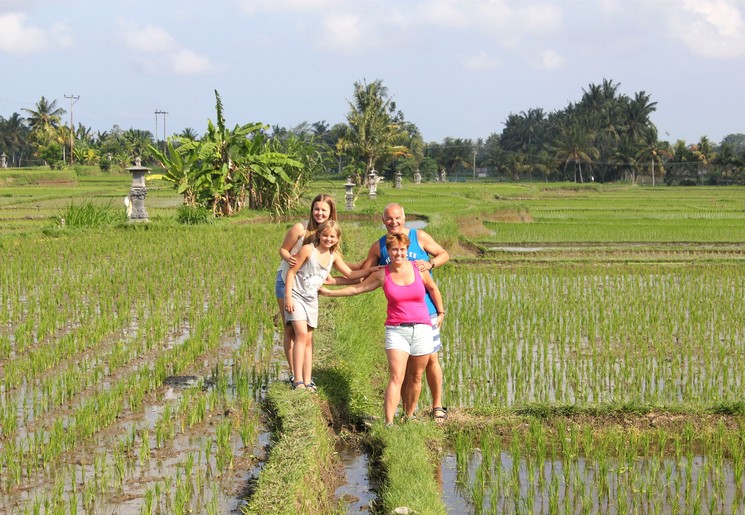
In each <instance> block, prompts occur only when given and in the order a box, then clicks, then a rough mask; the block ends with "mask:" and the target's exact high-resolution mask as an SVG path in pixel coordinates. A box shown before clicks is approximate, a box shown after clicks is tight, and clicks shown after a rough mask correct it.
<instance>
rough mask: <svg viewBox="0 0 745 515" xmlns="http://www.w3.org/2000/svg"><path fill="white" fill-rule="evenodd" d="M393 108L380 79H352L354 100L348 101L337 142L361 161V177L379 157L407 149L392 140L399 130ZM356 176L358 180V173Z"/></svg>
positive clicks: (402, 152)
mask: <svg viewBox="0 0 745 515" xmlns="http://www.w3.org/2000/svg"><path fill="white" fill-rule="evenodd" d="M395 111H396V104H395V103H394V102H393V99H392V98H390V97H389V96H388V88H386V87H385V86H383V81H382V80H380V79H378V80H376V81H374V82H371V83H370V84H368V83H367V82H366V81H363V82H355V83H354V101H353V102H349V113H347V123H348V128H347V131H346V134H345V135H344V137H343V138H342V139H341V140H340V141H339V143H338V146H339V148H341V149H342V150H345V151H348V152H351V153H353V154H354V155H356V156H357V157H358V158H360V159H361V160H362V161H363V162H364V177H367V176H368V174H369V173H370V170H372V169H373V168H374V167H375V165H376V164H378V162H379V161H380V160H381V159H383V158H385V157H393V156H401V155H405V154H406V152H407V149H406V147H403V146H401V145H396V144H395V139H396V137H397V135H398V132H399V125H398V123H396V119H394V113H395ZM356 178H357V183H358V184H360V183H361V177H360V176H359V174H357V177H356Z"/></svg>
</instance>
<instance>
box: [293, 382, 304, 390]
mask: <svg viewBox="0 0 745 515" xmlns="http://www.w3.org/2000/svg"><path fill="white" fill-rule="evenodd" d="M292 389H293V390H305V383H304V382H302V381H298V382H297V383H292Z"/></svg>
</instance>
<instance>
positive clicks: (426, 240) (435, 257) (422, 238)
mask: <svg viewBox="0 0 745 515" xmlns="http://www.w3.org/2000/svg"><path fill="white" fill-rule="evenodd" d="M417 239H418V240H419V246H420V247H422V248H423V249H424V251H425V252H426V253H427V254H429V255H430V258H429V261H419V260H417V262H416V265H417V268H419V271H420V272H426V271H427V270H432V269H433V268H435V267H436V266H442V265H444V264H445V263H447V262H448V261H450V254H448V251H447V250H445V249H444V248H442V247H441V246H440V245H439V244H438V243H437V242H436V241H435V240H434V238H432V236H430V235H429V234H427V233H426V232H424V231H422V230H418V231H417Z"/></svg>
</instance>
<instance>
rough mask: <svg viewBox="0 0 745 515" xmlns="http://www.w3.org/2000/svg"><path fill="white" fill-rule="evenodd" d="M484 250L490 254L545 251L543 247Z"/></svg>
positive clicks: (490, 248)
mask: <svg viewBox="0 0 745 515" xmlns="http://www.w3.org/2000/svg"><path fill="white" fill-rule="evenodd" d="M486 250H489V251H492V252H496V251H500V252H541V251H544V250H546V249H545V248H543V247H489V248H487V249H486Z"/></svg>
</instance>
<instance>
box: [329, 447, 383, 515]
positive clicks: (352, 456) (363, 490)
mask: <svg viewBox="0 0 745 515" xmlns="http://www.w3.org/2000/svg"><path fill="white" fill-rule="evenodd" d="M336 451H337V452H338V453H339V459H340V460H341V462H342V465H344V476H345V477H346V479H347V482H346V483H345V484H343V485H341V486H340V487H339V488H337V489H336V497H337V499H341V500H343V501H344V502H345V503H346V505H347V513H360V512H364V511H369V510H370V506H371V505H372V503H373V501H374V500H375V498H376V493H375V492H374V491H373V489H372V488H371V485H370V481H369V477H368V470H369V469H368V459H367V455H366V454H365V453H363V452H360V450H359V449H357V448H356V447H353V446H351V445H346V444H344V443H337V445H336Z"/></svg>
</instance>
